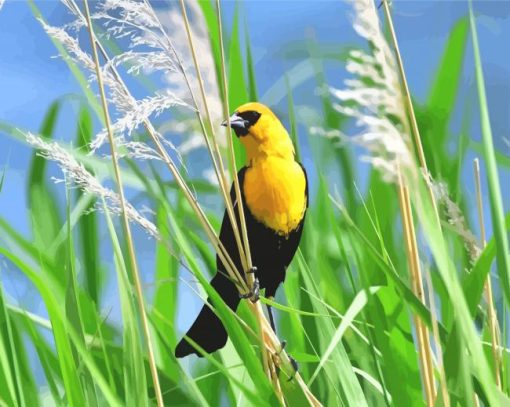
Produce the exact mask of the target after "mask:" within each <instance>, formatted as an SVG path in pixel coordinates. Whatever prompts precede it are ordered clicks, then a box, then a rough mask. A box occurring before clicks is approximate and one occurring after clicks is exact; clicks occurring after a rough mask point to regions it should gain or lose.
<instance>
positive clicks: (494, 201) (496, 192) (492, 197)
mask: <svg viewBox="0 0 510 407" xmlns="http://www.w3.org/2000/svg"><path fill="white" fill-rule="evenodd" d="M469 5H470V8H469V19H470V24H471V35H472V37H473V52H474V57H475V71H476V84H477V89H478V102H479V107H480V122H481V127H482V141H483V149H484V156H483V158H484V161H485V167H486V170H487V178H488V188H489V202H490V208H491V215H492V228H493V230H494V236H495V238H496V263H497V265H498V275H499V277H500V281H501V288H502V290H503V293H504V294H505V298H506V302H507V304H510V254H509V252H508V250H509V247H508V236H507V234H506V231H505V216H504V211H503V198H502V196H501V186H500V183H499V176H498V167H497V163H496V157H495V150H494V143H493V139H492V129H491V124H490V118H489V108H488V105H487V96H486V94H485V80H484V77H483V68H482V60H481V57H480V47H479V45H478V34H477V30H476V21H475V17H474V15H473V9H472V6H471V1H470V2H469Z"/></svg>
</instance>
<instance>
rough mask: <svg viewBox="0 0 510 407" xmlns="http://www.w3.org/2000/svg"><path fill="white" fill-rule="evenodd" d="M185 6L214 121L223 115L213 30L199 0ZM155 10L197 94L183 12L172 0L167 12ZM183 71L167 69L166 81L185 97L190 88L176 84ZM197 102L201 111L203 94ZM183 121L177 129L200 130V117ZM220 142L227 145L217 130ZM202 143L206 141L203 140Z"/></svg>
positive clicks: (197, 89) (179, 94) (197, 85)
mask: <svg viewBox="0 0 510 407" xmlns="http://www.w3.org/2000/svg"><path fill="white" fill-rule="evenodd" d="M186 9H187V13H188V16H189V20H190V23H191V24H190V29H191V35H192V36H193V42H194V47H195V50H196V52H197V54H198V55H200V74H201V77H202V81H203V83H204V87H205V91H206V95H207V104H208V106H209V110H210V112H211V116H212V120H213V123H220V122H221V121H223V119H224V117H223V116H222V101H221V97H220V89H219V85H218V77H217V75H216V66H215V62H214V57H213V55H214V54H213V50H212V48H211V40H210V34H209V32H208V31H207V24H206V21H205V19H204V15H203V13H202V12H201V9H200V6H199V4H198V2H197V1H195V0H190V1H186ZM156 14H157V16H158V19H159V21H160V22H161V25H162V26H163V28H164V29H165V31H166V32H167V34H168V36H169V37H170V38H172V40H173V44H174V46H175V49H176V52H177V54H178V55H179V56H180V57H181V63H182V65H183V68H184V69H185V70H186V72H187V73H188V77H189V80H190V82H191V88H192V89H193V91H194V92H195V94H198V92H199V83H198V78H197V76H196V74H195V70H194V67H193V62H192V55H191V50H190V48H189V46H188V40H187V37H186V28H185V25H184V21H183V18H182V14H181V12H180V11H179V10H178V7H177V6H176V4H173V5H171V7H170V8H169V9H168V10H165V11H164V12H163V11H156ZM180 74H181V73H180V72H167V73H166V74H165V77H164V81H165V83H167V84H168V86H169V87H170V89H171V90H172V91H173V92H175V93H176V95H177V96H178V97H180V98H181V99H184V100H186V99H187V98H189V90H188V89H183V88H182V87H176V84H178V83H180V81H181V78H180V77H179V75H180ZM197 103H198V108H199V109H200V111H204V109H205V106H203V102H202V100H200V98H199V99H198V100H197ZM180 122H181V128H182V130H178V132H187V133H188V132H190V131H194V132H197V133H199V132H200V130H199V128H198V124H197V121H196V120H195V119H194V118H186V117H185V118H184V119H183V120H180ZM218 142H219V143H220V145H221V146H222V147H224V146H225V145H226V140H225V138H224V137H223V135H222V134H218ZM201 145H202V146H203V145H204V143H203V141H202V143H201ZM197 146H198V145H197Z"/></svg>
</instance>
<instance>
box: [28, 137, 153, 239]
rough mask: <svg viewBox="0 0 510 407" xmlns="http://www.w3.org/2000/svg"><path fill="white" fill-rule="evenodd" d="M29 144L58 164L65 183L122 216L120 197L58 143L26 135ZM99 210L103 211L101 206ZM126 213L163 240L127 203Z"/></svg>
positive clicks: (130, 218)
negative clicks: (70, 183)
mask: <svg viewBox="0 0 510 407" xmlns="http://www.w3.org/2000/svg"><path fill="white" fill-rule="evenodd" d="M25 138H26V140H27V142H28V143H29V144H30V145H31V146H33V147H34V148H36V149H37V150H38V154H39V155H40V156H41V157H44V158H45V159H47V160H50V161H54V162H56V163H57V164H58V165H59V167H60V169H61V170H62V172H63V173H64V175H65V177H64V180H65V182H67V183H69V182H71V181H72V182H73V183H74V184H75V186H77V187H78V188H80V189H81V190H82V191H83V192H86V193H88V194H92V195H95V196H97V197H98V198H102V199H104V200H105V202H106V203H107V206H108V210H109V211H110V212H112V213H115V214H117V215H118V214H120V211H121V207H120V198H119V195H118V194H117V193H116V192H114V191H112V190H111V189H109V188H106V187H105V186H103V185H102V184H101V182H100V181H99V180H98V179H97V178H96V177H94V176H93V175H92V174H91V173H90V172H89V171H87V170H86V169H85V167H84V166H83V164H81V163H80V162H78V161H77V160H76V159H75V158H74V157H73V155H72V154H70V153H69V152H68V151H66V150H65V149H64V148H63V147H62V146H60V145H59V144H58V143H56V142H48V141H45V140H44V139H43V138H41V137H38V136H36V135H34V134H33V133H26V134H25ZM64 180H62V179H55V181H56V182H63V181H64ZM97 209H99V210H100V209H101V208H100V207H99V206H98V208H97ZM126 213H127V215H128V218H129V220H130V221H131V222H133V223H136V224H138V225H139V226H140V227H141V228H142V229H143V230H145V231H146V232H147V233H148V235H149V236H151V237H153V238H155V239H157V240H161V235H160V233H159V231H158V228H157V227H156V225H154V223H152V222H151V221H150V220H148V219H147V218H146V217H144V216H143V215H142V214H141V213H140V212H139V211H138V210H137V209H136V208H135V207H134V206H133V205H131V204H130V203H128V202H126Z"/></svg>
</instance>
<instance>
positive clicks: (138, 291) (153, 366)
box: [84, 0, 163, 407]
mask: <svg viewBox="0 0 510 407" xmlns="http://www.w3.org/2000/svg"><path fill="white" fill-rule="evenodd" d="M84 5H85V18H86V20H87V29H88V32H89V36H90V42H91V46H92V54H93V57H94V63H95V69H96V76H97V83H98V87H99V92H100V96H101V105H102V108H103V113H104V121H105V126H106V130H107V133H108V141H109V144H110V153H111V155H112V161H113V168H114V172H115V180H116V183H117V189H118V193H119V201H120V207H121V218H122V224H123V226H124V233H125V234H126V242H127V246H128V253H129V260H130V265H131V271H132V273H133V281H134V283H135V290H136V299H137V304H138V309H139V313H140V319H141V323H142V329H143V333H144V336H145V341H146V342H147V353H148V359H149V366H150V370H151V376H152V381H153V385H154V392H155V394H156V401H157V404H158V407H163V396H162V394H161V387H160V385H159V377H158V369H157V366H156V359H155V357H154V350H153V348H152V342H151V335H150V331H149V323H148V320H147V315H146V312H145V305H144V299H143V291H142V284H141V281H140V275H139V271H138V264H137V262H136V255H135V247H134V243H133V236H132V234H131V228H130V226H129V219H128V216H127V212H126V199H125V196H124V188H123V184H122V175H121V172H120V167H119V162H118V157H117V151H116V148H115V139H114V136H113V132H112V128H111V121H110V114H109V112H108V102H107V99H106V94H105V90H104V83H103V77H102V72H101V68H100V65H99V56H98V53H97V47H96V40H95V34H94V29H93V27H92V20H91V18H90V11H89V5H88V0H84Z"/></svg>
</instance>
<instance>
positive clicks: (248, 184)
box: [175, 103, 308, 357]
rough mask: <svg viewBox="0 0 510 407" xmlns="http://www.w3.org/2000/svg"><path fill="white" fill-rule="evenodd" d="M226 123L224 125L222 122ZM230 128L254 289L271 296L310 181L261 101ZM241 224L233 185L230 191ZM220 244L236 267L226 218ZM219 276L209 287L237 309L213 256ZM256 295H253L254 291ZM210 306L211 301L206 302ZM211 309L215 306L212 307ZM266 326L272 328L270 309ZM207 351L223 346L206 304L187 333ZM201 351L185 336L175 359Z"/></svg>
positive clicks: (240, 112) (290, 253) (292, 245)
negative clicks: (239, 163)
mask: <svg viewBox="0 0 510 407" xmlns="http://www.w3.org/2000/svg"><path fill="white" fill-rule="evenodd" d="M223 125H226V122H224V123H223ZM230 126H231V128H232V129H233V130H234V131H235V133H236V135H237V137H238V138H239V140H240V141H241V143H242V144H243V145H244V147H245V149H246V154H247V161H248V162H247V164H246V166H245V167H243V168H242V169H241V170H240V171H239V173H238V178H239V185H240V187H241V195H242V200H243V205H244V213H245V220H246V227H247V232H248V240H249V244H250V251H251V256H252V263H253V266H254V268H253V270H251V272H254V273H255V276H256V286H257V287H256V289H257V290H256V291H258V287H260V288H262V289H265V296H266V297H268V298H269V297H273V296H274V295H275V293H276V290H277V288H278V286H279V285H280V283H282V282H283V281H284V280H285V271H286V269H287V266H288V265H289V263H290V262H291V260H292V258H293V257H294V253H295V252H296V250H297V248H298V245H299V241H300V239H301V233H302V231H303V224H304V220H305V213H306V210H307V208H308V182H307V177H306V172H305V169H304V167H303V166H302V165H301V164H300V163H299V162H297V161H296V160H295V157H294V155H295V153H294V147H293V145H292V141H291V139H290V137H289V135H288V133H287V131H286V130H285V128H284V127H283V125H282V123H281V122H280V120H278V118H277V117H276V116H275V114H274V113H273V112H272V111H271V110H270V109H269V108H268V107H266V106H264V105H262V104H260V103H247V104H245V105H242V106H240V107H239V108H238V109H237V110H236V111H235V113H234V114H233V115H232V117H231V118H230ZM230 194H231V197H232V202H234V210H235V213H236V216H237V223H238V225H240V223H239V212H238V210H237V203H236V195H235V190H234V187H233V186H232V189H231V191H230ZM220 241H221V242H222V243H223V245H224V247H225V249H226V250H227V251H228V253H229V255H230V257H231V258H232V260H233V261H234V263H235V265H236V267H237V269H238V270H239V271H242V266H241V260H240V256H239V252H238V248H237V245H236V241H235V238H234V232H233V230H232V224H231V222H230V219H229V217H228V215H227V214H226V213H225V214H224V216H223V223H222V225H221V231H220ZM216 266H217V273H216V275H215V277H214V278H213V280H212V281H211V285H212V286H213V287H214V288H215V289H216V291H217V292H218V294H219V295H220V296H221V297H222V298H223V300H224V301H225V303H226V304H227V305H228V306H229V307H230V308H231V309H232V310H234V311H235V310H236V309H237V306H238V304H239V301H240V299H241V296H240V295H239V291H238V289H237V288H236V286H235V285H234V283H233V282H232V281H231V280H230V279H229V278H228V275H227V273H226V270H225V267H224V265H223V263H222V262H221V260H220V259H219V258H218V256H217V257H216ZM242 274H244V273H242ZM254 294H256V293H254ZM208 301H209V302H210V303H213V302H212V301H211V300H210V299H209V300H208ZM213 305H214V304H213ZM268 313H269V317H270V322H271V324H272V325H273V329H274V320H273V315H272V312H271V309H270V308H269V307H268ZM186 335H187V336H188V337H190V338H191V339H193V340H194V341H195V342H196V343H198V344H199V345H200V346H201V347H202V348H203V349H204V350H205V351H206V352H208V353H211V352H214V351H216V350H218V349H220V348H222V347H223V346H225V343H226V342H227V332H226V330H225V328H224V327H223V324H222V322H221V321H220V319H219V318H218V317H217V316H216V314H215V313H214V312H213V311H212V310H211V308H210V307H209V306H208V305H207V304H206V305H204V307H203V308H202V310H201V311H200V314H199V315H198V317H197V319H196V320H195V322H194V323H193V325H192V326H191V328H190V329H189V330H188V332H187V333H186ZM191 353H195V354H197V355H198V356H201V355H200V353H199V352H198V351H197V350H196V349H195V348H194V347H193V346H191V344H189V343H188V342H187V341H186V340H185V338H183V339H182V340H181V341H180V342H179V344H178V345H177V347H176V349H175V356H176V357H184V356H187V355H189V354H191Z"/></svg>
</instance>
